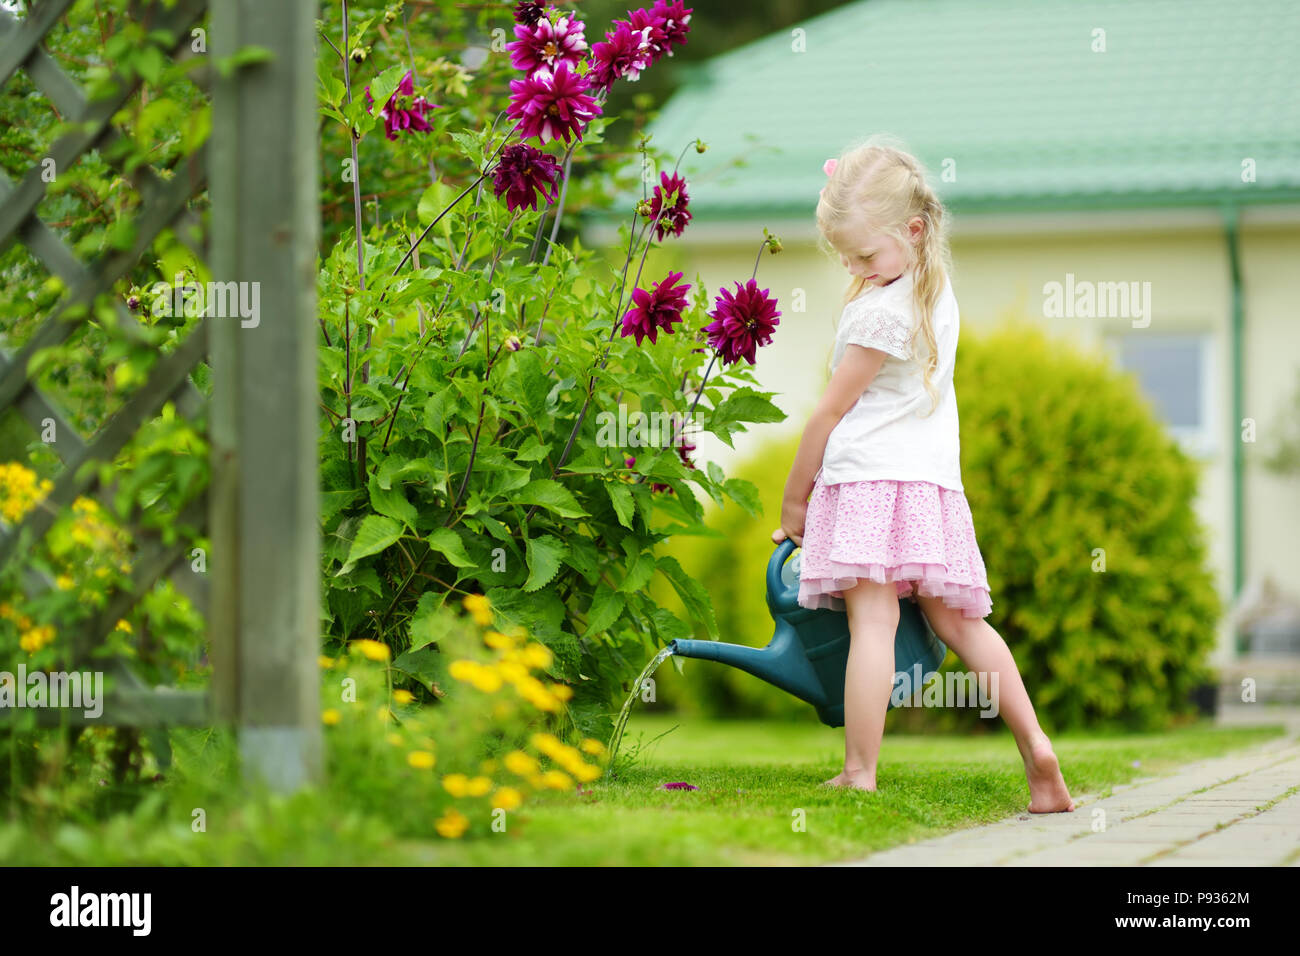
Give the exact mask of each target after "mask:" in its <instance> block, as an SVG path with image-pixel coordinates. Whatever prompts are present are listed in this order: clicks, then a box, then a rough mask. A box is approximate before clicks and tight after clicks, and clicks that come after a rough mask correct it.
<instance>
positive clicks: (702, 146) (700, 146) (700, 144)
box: [695, 139, 709, 153]
mask: <svg viewBox="0 0 1300 956" xmlns="http://www.w3.org/2000/svg"><path fill="white" fill-rule="evenodd" d="M708 148H709V144H708V143H706V142H704V140H702V139H697V140H696V141H695V151H696V152H697V153H702V152H704V151H705V150H706V149H708Z"/></svg>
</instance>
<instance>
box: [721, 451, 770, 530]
mask: <svg viewBox="0 0 1300 956" xmlns="http://www.w3.org/2000/svg"><path fill="white" fill-rule="evenodd" d="M710 464H712V462H710ZM722 490H723V491H725V492H726V493H727V495H728V496H729V497H730V498H731V499H732V500H733V501H734V502H736V504H738V505H740V507H742V508H744V509H745V510H746V511H748V512H749V513H750V514H751V515H753V516H754V517H755V518H761V517H762V516H763V503H762V501H761V500H760V498H759V493H758V486H757V485H755V484H754V483H753V482H752V481H746V480H745V479H744V478H728V479H727V480H726V481H725V482H724V483H723V485H722Z"/></svg>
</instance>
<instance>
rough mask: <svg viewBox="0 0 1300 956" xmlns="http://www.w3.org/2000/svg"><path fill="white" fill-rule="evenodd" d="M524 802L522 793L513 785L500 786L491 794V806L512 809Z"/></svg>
mask: <svg viewBox="0 0 1300 956" xmlns="http://www.w3.org/2000/svg"><path fill="white" fill-rule="evenodd" d="M523 802H524V795H523V794H522V793H520V792H519V791H518V790H516V789H515V788H514V787H502V788H501V789H500V790H498V791H497V792H496V793H494V794H492V806H494V807H498V808H500V809H502V810H513V809H515V808H516V807H518V806H519V805H520V804H521V803H523Z"/></svg>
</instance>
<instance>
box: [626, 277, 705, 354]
mask: <svg viewBox="0 0 1300 956" xmlns="http://www.w3.org/2000/svg"><path fill="white" fill-rule="evenodd" d="M681 277H682V273H680V272H670V273H668V276H667V278H665V279H664V280H663V281H662V282H656V283H655V284H654V288H653V289H652V290H651V291H650V292H646V291H645V290H644V289H633V290H632V301H633V302H635V303H636V305H635V306H634V307H633V308H631V309H628V310H627V312H626V313H625V314H624V316H623V336H624V337H627V336H629V335H633V334H635V335H636V344H637V345H640V344H641V340H642V339H644V338H646V337H647V336H649V338H650V343H651V344H652V345H653V344H655V343H656V342H658V335H659V330H660V329H663V331H665V332H667V333H668V334H669V335H671V334H672V331H673V328H672V326H673V323H674V322H680V321H681V320H682V309H684V308H686V293H687V292H688V291H689V290H690V288H691V287H690V286H689V285H680V286H679V285H677V284H676V283H677V280H678V279H680V278H681Z"/></svg>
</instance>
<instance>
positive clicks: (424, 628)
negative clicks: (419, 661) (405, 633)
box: [394, 591, 447, 673]
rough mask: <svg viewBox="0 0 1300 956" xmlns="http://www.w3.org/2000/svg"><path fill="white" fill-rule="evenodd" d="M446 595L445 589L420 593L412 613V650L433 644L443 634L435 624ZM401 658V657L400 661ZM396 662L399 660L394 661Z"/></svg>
mask: <svg viewBox="0 0 1300 956" xmlns="http://www.w3.org/2000/svg"><path fill="white" fill-rule="evenodd" d="M446 597H447V594H446V592H444V591H425V592H424V593H423V594H421V595H420V600H419V601H418V602H417V603H416V605H415V613H414V614H412V615H411V649H412V650H416V649H418V648H421V647H424V646H425V645H426V644H432V643H433V642H434V641H436V640H437V639H438V638H439V637H441V636H442V635H441V633H440V632H439V631H438V630H437V629H436V627H435V625H436V623H437V620H438V616H437V615H438V610H439V608H440V607H441V606H442V602H443V601H444V600H446ZM400 660H401V658H400V657H399V658H398V661H400ZM394 663H397V662H396V661H394ZM408 673H409V672H408Z"/></svg>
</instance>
